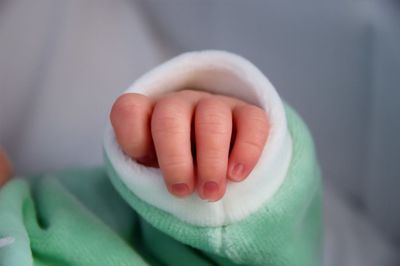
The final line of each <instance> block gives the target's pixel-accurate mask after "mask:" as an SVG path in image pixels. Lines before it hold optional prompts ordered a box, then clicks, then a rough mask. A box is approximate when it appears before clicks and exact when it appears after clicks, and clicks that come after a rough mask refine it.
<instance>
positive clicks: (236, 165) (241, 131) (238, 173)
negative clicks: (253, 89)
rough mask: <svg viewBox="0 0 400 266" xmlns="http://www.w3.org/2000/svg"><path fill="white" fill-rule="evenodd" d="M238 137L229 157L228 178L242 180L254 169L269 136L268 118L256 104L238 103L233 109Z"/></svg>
mask: <svg viewBox="0 0 400 266" xmlns="http://www.w3.org/2000/svg"><path fill="white" fill-rule="evenodd" d="M233 121H234V124H235V128H236V138H235V140H234V145H233V148H232V151H231V154H230V158H229V167H228V178H229V179H231V180H232V181H242V180H243V179H245V178H246V177H247V176H248V174H249V173H250V172H251V170H253V168H254V166H255V165H256V163H257V161H258V159H259V157H260V155H261V152H262V151H263V149H264V145H265V142H266V140H267V137H268V131H269V125H268V118H267V115H266V113H265V111H264V110H262V109H261V108H258V107H256V106H254V105H248V104H245V105H238V106H237V107H235V108H234V109H233Z"/></svg>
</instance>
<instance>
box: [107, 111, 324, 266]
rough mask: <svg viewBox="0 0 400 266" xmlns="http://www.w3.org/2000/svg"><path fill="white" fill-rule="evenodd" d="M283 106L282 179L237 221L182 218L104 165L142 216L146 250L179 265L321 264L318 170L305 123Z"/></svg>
mask: <svg viewBox="0 0 400 266" xmlns="http://www.w3.org/2000/svg"><path fill="white" fill-rule="evenodd" d="M285 111H286V115H287V118H288V126H289V131H290V134H291V136H292V140H293V155H292V159H291V162H290V165H289V169H288V172H287V176H286V177H285V181H284V183H283V184H282V185H281V187H280V188H279V190H278V191H277V192H276V194H275V195H274V196H273V198H272V199H271V200H269V201H268V203H267V204H264V206H262V207H261V208H260V209H259V210H258V211H257V212H256V213H253V214H252V215H250V216H248V217H246V218H245V219H243V220H240V221H239V222H235V223H232V224H227V225H224V226H217V227H205V226H195V225H192V224H189V223H187V222H184V221H181V220H179V219H178V218H176V217H174V216H173V215H171V214H169V213H166V212H164V211H162V210H160V209H157V208H155V207H153V206H151V205H149V204H147V203H145V202H143V201H142V200H141V199H139V198H138V197H136V196H135V195H134V194H133V193H132V192H131V191H130V190H129V189H128V188H127V187H126V186H125V185H124V184H123V183H122V182H121V181H120V179H119V178H118V175H117V173H116V172H115V171H114V169H113V168H112V166H111V164H110V163H109V164H108V167H107V168H108V170H109V175H110V177H111V180H112V182H113V184H114V186H115V187H116V189H117V190H118V191H119V192H120V194H121V195H122V196H123V197H124V199H125V200H126V201H127V202H128V203H129V204H130V205H131V206H132V207H133V208H134V209H135V210H136V211H137V212H138V213H139V215H140V216H141V218H142V219H143V227H142V230H143V232H142V233H143V235H142V236H143V238H144V244H145V245H146V248H147V249H148V250H149V252H150V253H151V254H153V255H154V256H156V257H157V258H158V259H159V260H160V261H162V262H163V263H165V264H167V265H182V266H183V265H215V264H218V265H270V266H278V265H279V266H284V265H285V266H286V265H287V266H289V265H290V266H293V265H299V266H300V265H304V266H313V265H320V251H321V248H320V247H321V187H320V170H319V167H318V164H317V160H316V158H315V151H314V146H313V142H312V139H311V136H310V133H309V131H308V129H307V127H306V126H305V124H304V122H303V121H302V120H301V118H300V117H299V116H298V115H297V114H296V113H295V111H294V110H292V109H291V108H290V107H288V106H287V105H286V109H285ZM194 211H195V210H194ZM194 261H196V263H193V262H194Z"/></svg>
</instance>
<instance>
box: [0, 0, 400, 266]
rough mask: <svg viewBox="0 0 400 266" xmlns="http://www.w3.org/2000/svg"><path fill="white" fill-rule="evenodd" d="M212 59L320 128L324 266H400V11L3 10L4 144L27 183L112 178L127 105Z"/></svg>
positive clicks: (131, 0) (361, 4)
mask: <svg viewBox="0 0 400 266" xmlns="http://www.w3.org/2000/svg"><path fill="white" fill-rule="evenodd" d="M201 49H223V50H228V51H231V52H235V53H238V54H240V55H242V56H244V57H246V58H248V59H249V60H250V61H252V62H253V63H254V64H255V65H257V66H258V67H259V68H260V69H261V70H262V72H263V73H264V74H265V75H266V76H267V77H268V78H269V79H270V80H271V82H272V83H273V84H274V85H275V87H276V89H277V90H278V92H279V93H280V95H281V96H282V98H283V99H284V100H286V101H287V102H288V103H289V104H290V105H292V106H293V107H295V109H296V110H297V111H298V112H299V113H300V114H301V115H302V117H303V118H304V120H305V121H306V122H307V124H308V126H309V127H310V129H311V131H312V134H313V136H314V139H315V142H316V147H317V152H318V155H319V159H320V163H321V165H322V170H323V176H324V189H325V202H324V205H325V208H324V210H325V240H324V258H323V265H324V266H327V265H329V266H338V265H351V266H358V265H363V266H365V265H374V266H376V265H382V266H386V265H387V266H390V265H400V207H399V204H400V196H399V193H400V192H399V188H400V159H399V158H400V156H399V151H400V1H394V0H352V1H351V0H336V1H317V0H302V1H255V0H254V1H232V0H229V1H228V0H226V1H215V0H213V1H212V0H198V1H197V0H192V1H188V0H168V1H166V0H142V1H139V0H112V1H111V0H97V1H94V0H86V1H79V0H70V1H62V0H59V1H52V0H36V1H29V0H12V1H11V0H0V144H1V145H3V146H4V147H5V148H6V150H7V151H8V153H9V155H10V157H11V159H12V161H13V163H14V165H15V169H16V172H17V174H20V175H24V174H33V173H43V172H51V171H56V170H60V169H63V168H67V167H78V166H79V167H80V166H83V167H89V166H95V165H99V164H101V162H102V151H101V149H102V146H101V145H102V135H103V129H104V126H105V124H106V120H107V119H108V112H109V109H110V107H111V104H112V102H113V100H114V99H115V98H116V97H117V96H118V95H119V94H120V93H121V92H122V91H123V90H125V89H126V88H127V87H128V86H129V85H130V84H131V83H132V82H133V81H134V80H135V79H136V78H138V77H139V76H140V75H141V74H143V73H144V72H146V71H147V70H149V69H151V68H153V67H155V66H156V65H158V64H160V63H161V62H163V61H165V60H167V59H169V58H171V57H173V56H175V55H178V54H180V53H182V52H185V51H191V50H201Z"/></svg>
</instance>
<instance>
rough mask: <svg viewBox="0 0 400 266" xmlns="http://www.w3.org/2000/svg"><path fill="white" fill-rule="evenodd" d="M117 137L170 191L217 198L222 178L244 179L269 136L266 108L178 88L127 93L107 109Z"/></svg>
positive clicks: (221, 185)
mask: <svg viewBox="0 0 400 266" xmlns="http://www.w3.org/2000/svg"><path fill="white" fill-rule="evenodd" d="M110 119H111V124H112V126H113V128H114V131H115V135H116V139H117V142H118V143H119V145H120V146H121V148H122V150H123V151H124V152H125V153H126V154H127V155H128V156H130V157H131V158H132V159H134V160H137V161H138V162H139V163H142V164H144V165H146V166H152V167H160V170H161V172H162V174H163V177H164V180H165V183H166V185H167V188H168V190H169V191H170V193H172V194H173V195H175V196H177V197H185V196H188V195H190V194H192V193H193V191H194V190H197V192H198V193H199V196H200V197H201V198H202V199H206V200H209V201H217V200H219V199H220V198H222V196H223V195H224V193H225V187H226V182H227V179H229V180H231V181H236V182H239V181H242V180H244V179H245V178H246V177H247V176H248V174H249V173H250V172H251V170H252V169H253V168H254V166H255V165H256V163H257V161H258V159H259V157H260V155H261V152H262V150H263V148H264V145H265V142H266V140H267V136H268V130H269V125H268V120H267V115H266V113H265V111H264V110H263V109H261V108H259V107H256V106H254V105H250V104H247V103H246V102H243V101H241V100H239V99H235V98H232V97H227V96H222V95H216V94H211V93H208V92H204V91H195V90H182V91H177V92H172V93H169V94H166V95H163V96H161V97H158V98H150V97H147V96H144V95H142V94H137V93H128V94H124V95H122V96H120V97H119V98H118V99H117V100H116V101H115V103H114V105H113V107H112V110H111V114H110Z"/></svg>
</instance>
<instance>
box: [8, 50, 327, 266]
mask: <svg viewBox="0 0 400 266" xmlns="http://www.w3.org/2000/svg"><path fill="white" fill-rule="evenodd" d="M211 53H214V52H211ZM218 54H219V55H221V54H220V53H217V54H214V55H217V57H218ZM225 55H226V54H225ZM184 58H185V57H184ZM229 58H230V59H232V60H233V61H230V63H232V65H230V63H228V64H226V63H227V62H228V61H229V60H230V59H229ZM235 58H236V59H235ZM192 59H193V58H192ZM215 59H216V57H214V60H215ZM220 59H221V60H222V61H221V62H222V63H225V64H223V65H224V66H236V67H238V68H235V67H233V68H229V67H228V69H230V70H229V71H227V72H226V71H223V72H222V74H223V75H222V76H220V75H217V76H218V77H220V78H221V80H226V79H225V78H226V77H227V76H229V77H230V78H229V79H228V80H230V81H232V80H236V81H238V79H231V78H232V77H236V78H238V77H241V79H239V80H241V81H243V80H246V77H247V78H249V77H254V78H255V79H258V78H259V79H260V80H263V81H262V82H255V80H252V81H250V80H249V79H248V80H247V81H248V82H247V83H246V82H244V83H242V86H239V87H238V90H237V91H236V93H239V94H240V95H242V97H243V99H250V101H251V99H252V97H253V96H260V95H261V96H262V95H264V96H265V98H262V97H261V98H260V99H258V98H257V97H256V98H253V100H254V103H258V104H259V105H260V106H262V107H263V108H265V109H266V110H267V111H268V112H269V115H270V116H271V117H275V118H273V119H272V121H274V123H277V124H274V125H272V129H274V130H275V133H276V132H280V134H278V133H277V135H272V136H275V137H270V138H269V141H270V143H272V144H274V143H275V145H276V146H274V145H271V146H272V147H276V148H275V149H277V150H275V151H276V152H277V154H278V155H277V154H275V153H272V152H270V153H269V155H270V156H272V158H275V159H276V160H275V161H274V160H273V161H272V162H275V164H273V163H272V164H271V161H269V160H270V158H269V156H268V157H261V158H260V161H259V163H258V168H257V169H255V173H256V174H254V173H253V175H252V176H249V177H248V178H249V179H254V180H257V182H256V184H257V186H254V185H253V186H248V187H247V188H248V190H242V191H240V190H237V191H236V192H238V191H240V192H241V194H232V195H231V198H229V197H228V198H227V199H228V200H233V198H232V197H233V195H235V196H236V197H237V198H238V199H237V200H236V201H232V202H240V198H241V197H243V198H247V199H249V200H250V199H252V198H251V197H250V196H249V195H250V194H257V195H263V193H265V194H267V196H266V197H255V198H253V199H254V200H256V202H255V203H254V204H250V205H240V204H239V205H238V209H239V210H236V209H235V205H231V206H230V207H229V208H225V209H223V210H221V209H217V210H219V211H224V212H223V213H222V216H220V215H221V213H219V212H215V211H214V212H213V211H210V212H208V213H207V212H204V209H203V210H202V211H201V212H200V213H201V215H199V210H198V209H197V207H199V206H200V205H199V202H196V201H193V199H190V198H189V199H181V201H182V202H185V200H186V201H188V203H187V204H188V205H187V206H191V207H192V208H186V209H184V212H181V213H179V212H176V210H182V209H181V207H182V205H179V204H178V206H177V208H165V206H168V204H170V206H173V204H171V203H168V202H167V205H159V204H151V199H152V198H156V199H158V200H159V197H158V196H159V195H158V194H157V191H153V193H149V191H151V190H150V189H151V187H147V188H146V187H145V189H147V190H146V192H147V194H148V197H142V194H140V193H137V190H135V189H134V188H133V187H132V186H131V185H132V184H133V183H127V180H128V179H129V178H136V180H140V178H147V177H149V176H146V174H147V173H150V172H153V173H155V176H153V177H152V178H159V179H160V181H162V177H161V175H160V174H159V172H157V170H155V169H150V168H146V167H141V168H137V169H132V168H127V170H128V171H129V170H132V171H131V172H129V173H128V174H129V175H125V174H126V173H125V172H121V168H120V166H121V165H123V163H126V164H128V165H129V164H132V162H133V161H132V160H130V159H129V158H126V157H122V159H123V160H125V161H123V160H122V161H121V157H118V156H119V155H118V153H113V152H111V153H110V152H109V151H110V150H108V148H110V147H111V146H107V145H108V144H110V143H111V144H112V142H107V141H110V140H112V139H113V138H107V136H108V137H112V135H107V134H109V133H110V131H107V133H106V138H105V140H106V144H105V166H104V167H101V168H98V169H88V170H69V171H65V172H62V173H57V174H54V175H45V176H36V177H31V178H29V179H26V180H24V179H14V180H12V181H10V182H9V183H8V184H7V185H6V186H5V187H3V188H2V189H1V191H0V241H1V242H0V243H2V245H1V247H0V265H49V266H50V265H96V266H97V265H178V266H179V265H182V266H187V265H216V264H217V265H270V266H278V265H279V266H289V265H290V266H293V265H299V266H317V265H319V264H320V244H321V241H320V240H321V194H320V171H319V167H318V164H317V160H316V158H315V153H314V146H313V142H312V139H311V136H310V134H309V132H308V130H307V127H306V126H305V124H304V122H303V121H302V120H301V118H300V117H299V116H298V115H297V114H296V113H295V111H293V110H292V109H291V108H290V107H289V106H287V105H284V104H282V102H280V100H279V97H278V96H277V94H276V92H275V90H274V89H273V87H272V86H271V85H270V84H269V82H268V81H267V79H266V78H265V77H263V76H262V74H261V72H258V70H257V69H256V68H254V66H252V65H251V64H250V63H248V62H247V61H244V59H240V58H238V57H236V56H234V55H227V57H225V56H222V57H220ZM223 59H228V61H224V60H223ZM235 60H238V61H236V62H235ZM172 62H174V61H172ZM175 62H176V61H175ZM202 62H203V63H204V61H202ZM212 62H213V61H211V63H212ZM238 62H239V64H236V63H238ZM206 65H207V64H206ZM217 65H218V64H217ZM243 66H244V68H240V67H243ZM247 67H248V68H250V69H251V72H253V74H254V73H257V74H254V75H248V74H249V73H247V72H246V71H247V70H246V68H247ZM171 69H172V70H173V72H174V73H176V75H178V74H179V73H177V72H176V69H175V70H174V68H171ZM232 69H235V70H234V71H232ZM239 69H240V71H237V70H239ZM209 70H210V69H209ZM211 70H213V71H216V70H218V68H211ZM219 70H220V69H219ZM163 73H165V72H163ZM219 73H220V72H219ZM232 73H236V74H235V75H233V76H232V75H230V74H232ZM153 74H154V72H153ZM181 74H183V75H184V76H190V75H189V74H188V73H187V72H184V73H181ZM214 74H215V73H214ZM220 74H221V73H220ZM155 76H157V75H155ZM155 76H152V78H151V79H150V80H153V77H155ZM217 76H214V77H217ZM257 76H258V78H257ZM147 77H148V76H147ZM146 79H147V78H146V76H145V78H144V80H146ZM141 80H142V81H141V82H143V79H141ZM260 80H259V81H260ZM153 81H154V80H153ZM135 84H137V83H135ZM142 84H144V83H142ZM197 84H198V83H197ZM255 84H264V85H265V84H266V85H267V87H265V89H266V90H267V92H265V93H262V89H261V88H262V87H261V88H258V87H257V86H243V85H255ZM175 85H177V86H174V87H173V89H176V88H179V87H180V86H181V85H182V84H180V85H179V84H175ZM178 85H179V86H178ZM203 85H204V84H203ZM143 88H149V87H147V86H143ZM239 88H240V89H239ZM257 88H258V89H257ZM203 89H204V88H203ZM208 89H209V90H210V91H213V88H210V87H208ZM147 92H149V91H147ZM260 92H261V94H257V93H260ZM219 93H221V91H219ZM251 95H253V96H251ZM236 96H237V97H239V98H240V96H239V95H236ZM257 100H260V101H257ZM267 103H270V104H276V106H277V107H275V108H271V109H268V108H270V107H267ZM264 104H265V105H264ZM276 117H278V118H280V119H278V120H275V119H276ZM279 123H281V124H279ZM285 140H286V141H285ZM107 143H108V144H107ZM288 144H289V147H288V146H287V145H288ZM271 146H270V147H271ZM112 147H114V148H118V147H117V146H112ZM269 149H272V148H268V146H267V147H266V149H265V150H264V154H263V155H265V151H267V152H268V151H269ZM272 150H273V149H272ZM282 155H286V156H288V157H285V156H282ZM274 156H277V157H274ZM282 158H289V159H288V161H287V164H286V163H285V160H282ZM279 159H281V160H279ZM116 162H117V163H116ZM265 165H268V166H269V167H272V168H271V171H268V170H269V169H268V168H265ZM138 169H139V170H140V171H139V172H137V170H138ZM277 169H280V170H281V171H278V170H277ZM135 171H136V172H135ZM158 171H159V170H158ZM137 174H139V175H137ZM275 174H278V176H275ZM279 174H283V175H282V176H279ZM263 178H265V180H267V182H265V180H263ZM28 180H30V182H31V183H29V181H28ZM110 180H111V182H110ZM271 180H272V181H274V180H275V181H276V180H278V181H279V182H277V183H273V182H272V183H271ZM136 184H138V183H136ZM250 184H251V182H250ZM269 184H274V185H275V187H274V188H273V190H271V187H269V186H268V185H269ZM239 185H240V184H238V187H239ZM243 185H244V186H245V184H243ZM156 189H159V188H157V187H156ZM231 191H235V190H231ZM228 196H229V194H228ZM264 196H265V195H264ZM165 200H167V201H168V200H169V199H168V198H166V199H165ZM154 202H155V203H157V200H156V201H154ZM173 203H175V202H173ZM248 203H251V201H248ZM204 204H210V205H211V203H204ZM175 207H176V206H175ZM200 207H201V206H200ZM246 207H249V208H250V209H251V211H249V209H246ZM206 208H207V207H206ZM243 208H244V209H243ZM209 210H212V209H209ZM182 214H184V215H183V216H182ZM191 217H194V218H191ZM218 217H222V219H219V218H218Z"/></svg>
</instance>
